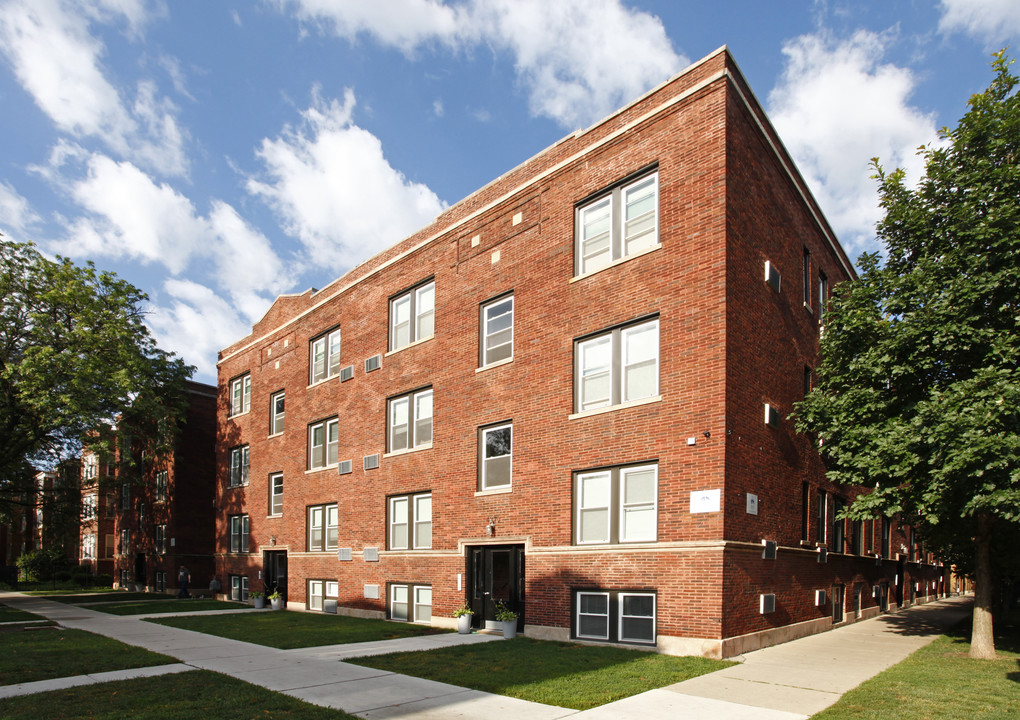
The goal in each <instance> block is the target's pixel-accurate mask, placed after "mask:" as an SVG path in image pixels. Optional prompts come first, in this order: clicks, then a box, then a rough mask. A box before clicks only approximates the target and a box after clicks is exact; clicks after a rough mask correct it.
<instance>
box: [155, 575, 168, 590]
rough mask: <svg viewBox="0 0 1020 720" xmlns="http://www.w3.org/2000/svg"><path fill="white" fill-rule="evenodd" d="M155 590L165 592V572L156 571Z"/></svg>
mask: <svg viewBox="0 0 1020 720" xmlns="http://www.w3.org/2000/svg"><path fill="white" fill-rule="evenodd" d="M156 592H166V573H165V572H163V571H161V570H157V571H156Z"/></svg>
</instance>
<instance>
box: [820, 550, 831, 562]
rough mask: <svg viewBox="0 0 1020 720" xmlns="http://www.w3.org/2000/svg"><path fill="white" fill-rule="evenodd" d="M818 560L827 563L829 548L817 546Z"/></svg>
mask: <svg viewBox="0 0 1020 720" xmlns="http://www.w3.org/2000/svg"><path fill="white" fill-rule="evenodd" d="M818 562H820V563H827V562H829V549H828V548H823V547H820V548H818Z"/></svg>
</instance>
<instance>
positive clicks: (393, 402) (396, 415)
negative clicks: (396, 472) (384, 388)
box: [386, 388, 435, 453]
mask: <svg viewBox="0 0 1020 720" xmlns="http://www.w3.org/2000/svg"><path fill="white" fill-rule="evenodd" d="M386 407H387V411H386V418H387V421H386V441H387V447H386V451H387V452H389V453H396V452H406V451H408V450H417V449H422V448H429V447H432V432H433V415H434V412H435V409H434V405H433V394H432V388H425V389H422V390H416V391H414V392H410V393H405V394H404V395H399V396H397V397H392V398H390V399H389V400H388V401H387V403H386ZM426 413H427V414H426ZM401 427H403V428H405V429H404V431H403V443H402V444H399V445H398V441H397V438H398V437H400V435H398V428H401Z"/></svg>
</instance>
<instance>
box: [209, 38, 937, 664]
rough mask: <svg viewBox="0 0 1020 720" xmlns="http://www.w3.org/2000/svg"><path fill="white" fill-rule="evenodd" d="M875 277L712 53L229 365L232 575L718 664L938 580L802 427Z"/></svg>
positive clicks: (223, 358) (224, 485)
mask: <svg viewBox="0 0 1020 720" xmlns="http://www.w3.org/2000/svg"><path fill="white" fill-rule="evenodd" d="M853 277H854V271H853V268H852V265H851V263H850V261H849V260H848V259H847V257H846V255H845V253H844V251H843V250H842V248H841V247H840V245H839V243H838V242H837V240H836V238H835V236H834V235H833V233H832V231H831V229H830V228H829V226H828V224H827V222H826V221H825V219H824V218H823V216H822V213H821V211H820V210H819V208H818V206H817V204H816V203H815V201H814V200H813V199H812V197H811V195H810V193H809V191H808V189H807V187H806V185H805V183H804V180H803V179H802V178H801V176H800V175H799V173H798V172H797V170H796V168H795V167H794V164H793V162H792V160H791V159H790V157H789V156H788V154H787V152H786V151H785V149H784V148H783V146H782V143H781V142H780V140H779V138H778V137H777V136H776V134H775V131H774V129H773V128H772V126H771V124H770V123H769V121H768V119H767V117H766V116H765V113H764V112H763V110H762V109H761V107H760V106H759V105H758V103H757V101H756V100H755V98H754V96H753V94H752V93H751V91H750V89H749V88H748V86H747V84H746V82H745V80H744V78H743V76H742V75H741V73H740V71H739V70H738V68H737V66H736V64H735V63H734V61H733V60H732V58H731V56H730V55H729V53H728V52H727V51H726V50H725V49H722V50H720V51H717V52H716V53H714V54H712V55H710V56H708V57H707V58H705V59H703V60H701V61H700V62H698V63H695V64H694V65H692V66H691V67H689V68H687V69H686V70H684V71H683V72H682V73H681V74H680V75H678V76H677V77H675V78H674V79H672V80H670V81H669V82H667V83H665V84H663V85H662V86H660V87H658V88H656V89H654V90H652V91H651V92H649V93H648V94H646V95H645V96H643V97H642V98H640V99H638V100H637V101H635V102H634V103H632V104H630V105H628V106H627V107H625V108H623V109H622V110H620V111H618V112H617V113H615V114H613V115H611V116H610V117H608V118H606V119H605V120H603V121H601V122H600V123H598V124H596V125H594V126H592V127H591V128H589V129H587V130H584V131H578V132H576V133H574V134H573V135H570V136H568V137H566V138H565V139H563V140H562V141H560V142H559V143H557V144H555V145H553V146H552V147H550V148H548V149H547V150H545V151H543V152H541V153H539V154H538V155H536V156H535V157H533V158H531V159H530V160H528V161H527V162H525V163H523V164H522V165H520V166H519V167H517V168H515V169H513V170H511V171H510V172H508V173H506V174H505V175H503V176H502V177H500V178H499V179H497V180H495V181H493V182H492V183H490V184H489V185H487V186H485V187H484V188H482V189H481V190H479V191H477V192H476V193H474V194H472V195H471V196H469V197H468V198H466V199H465V200H463V201H461V202H460V203H458V204H456V205H454V206H453V207H451V208H449V209H448V210H446V211H445V212H444V213H442V214H441V215H440V216H439V217H438V218H436V220H435V221H434V222H433V223H432V224H431V225H429V226H428V227H426V228H423V229H422V230H420V231H419V232H418V233H416V234H415V235H413V236H411V237H410V238H408V239H406V240H404V241H403V242H401V243H399V244H397V245H396V246H394V247H392V248H390V249H388V250H385V251H383V252H381V253H380V254H379V255H377V256H376V257H374V258H372V259H371V260H369V261H367V262H365V263H363V264H362V265H360V266H358V267H356V268H355V269H353V270H351V271H350V272H348V273H347V274H346V275H344V276H343V277H341V278H339V279H338V280H336V281H335V282H333V283H331V284H330V285H328V286H327V287H325V288H323V289H321V290H310V291H307V292H305V293H303V294H300V295H288V296H281V297H280V298H278V299H277V301H276V302H275V304H274V305H273V307H272V308H271V309H270V310H269V312H268V313H267V314H266V316H265V317H264V318H263V319H262V320H261V321H260V322H258V323H257V324H256V325H255V326H254V328H253V330H252V333H251V335H249V336H247V337H245V338H243V339H241V340H239V341H238V342H236V343H234V344H232V345H230V346H229V347H227V348H226V349H224V350H223V351H222V352H221V353H220V357H219V423H218V437H217V453H216V457H217V477H218V483H217V488H216V507H217V509H218V514H217V548H218V557H217V568H218V570H219V572H220V573H221V575H222V577H223V578H224V580H225V586H226V588H227V589H228V590H229V591H230V592H231V593H232V594H233V596H234V597H236V598H239V599H243V598H244V597H245V595H246V593H247V591H248V590H249V589H256V588H257V589H260V590H261V589H263V587H266V588H270V589H271V588H273V587H278V588H279V589H280V590H281V592H283V593H284V594H285V595H286V599H287V601H288V603H289V605H290V606H291V607H298V608H305V609H310V610H323V609H330V610H332V608H333V607H334V606H338V607H339V609H340V612H347V613H352V614H362V615H368V616H376V617H386V618H390V619H394V620H408V621H416V622H431V623H433V624H437V625H451V624H452V622H453V621H452V620H451V619H449V617H450V613H451V612H452V611H453V610H454V609H455V608H456V607H458V606H460V605H461V604H462V603H464V602H467V603H468V604H470V605H471V606H472V607H473V608H474V609H475V611H476V614H475V616H474V619H475V620H474V621H475V625H476V626H479V625H483V624H485V623H487V622H490V621H492V620H493V619H494V614H495V609H496V604H497V601H500V602H503V603H505V604H506V605H507V606H509V607H510V608H512V609H515V610H517V611H518V612H519V613H520V614H521V617H520V621H519V626H520V628H521V629H522V630H523V631H524V632H526V634H528V635H530V636H533V637H544V638H556V639H568V638H571V639H578V640H589V641H596V642H613V643H617V642H618V643H632V644H634V645H637V646H645V647H654V648H657V649H658V650H660V651H663V652H670V653H679V654H688V653H689V654H704V655H709V656H728V655H733V654H736V653H739V652H742V651H745V650H749V649H753V648H755V647H759V646H761V645H765V644H771V643H773V642H778V641H781V640H783V639H788V638H790V637H794V636H797V635H803V634H807V633H810V632H817V631H820V630H824V629H827V628H828V627H830V626H831V625H832V624H834V623H839V622H845V621H848V620H851V619H854V618H856V617H862V616H868V615H872V614H875V613H877V612H880V611H881V609H884V608H886V607H887V606H888V604H889V603H890V602H895V601H896V600H897V599H899V600H901V601H902V602H903V603H906V602H909V601H910V600H912V599H913V596H914V595H916V594H917V593H921V596H922V597H924V596H927V595H930V594H934V593H935V592H937V591H939V590H940V589H941V591H944V587H943V588H937V587H936V586H935V585H934V584H933V583H936V582H937V581H938V579H939V578H941V577H942V576H941V575H940V572H941V570H939V569H938V568H936V567H935V566H934V565H931V564H924V563H920V562H916V561H917V560H920V559H921V558H920V557H919V556H918V555H917V554H916V553H917V552H918V550H917V549H916V548H914V547H911V546H910V542H911V539H910V538H909V537H907V536H906V535H905V534H904V533H905V531H904V529H902V528H899V527H897V526H896V525H895V523H892V522H885V523H883V522H882V521H880V520H876V521H874V522H869V523H847V522H844V521H834V520H833V518H834V515H835V514H836V513H837V512H838V511H839V510H840V507H841V506H842V505H843V504H844V503H848V502H849V501H851V500H852V498H853V497H854V495H855V493H856V492H857V491H856V489H854V488H846V487H838V486H835V485H833V484H831V483H829V482H828V481H827V480H826V478H825V475H824V470H823V467H822V464H821V462H820V460H819V458H818V456H817V455H816V453H815V452H814V450H813V449H812V447H811V443H810V441H809V439H808V438H806V437H803V436H801V435H799V434H797V433H796V431H795V430H794V427H793V424H792V422H791V421H789V420H788V419H787V416H788V415H789V413H790V412H791V411H792V409H793V403H795V402H796V401H797V400H799V399H800V398H801V397H803V395H804V392H805V390H806V389H807V388H808V387H809V385H810V382H811V375H812V368H813V367H814V366H815V365H816V363H817V361H818V350H817V348H818V337H819V333H820V331H821V329H822V327H823V326H824V302H825V299H826V298H827V297H828V294H829V292H830V290H831V288H832V287H833V286H834V285H835V284H836V283H839V282H842V281H845V280H848V279H851V278H853ZM876 553H878V554H881V556H882V557H881V558H878V559H877V560H876V558H875V554H876ZM911 553H914V554H913V555H912V554H911ZM897 558H899V559H897ZM926 559H928V560H930V558H926ZM912 561H913V562H912ZM904 593H905V594H906V595H907V597H906V598H904V597H902V596H903V595H904ZM898 596H899V598H898Z"/></svg>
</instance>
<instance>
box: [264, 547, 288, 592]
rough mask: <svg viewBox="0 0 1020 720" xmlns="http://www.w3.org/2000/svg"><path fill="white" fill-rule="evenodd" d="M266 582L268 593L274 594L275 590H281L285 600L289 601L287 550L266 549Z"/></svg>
mask: <svg viewBox="0 0 1020 720" xmlns="http://www.w3.org/2000/svg"><path fill="white" fill-rule="evenodd" d="M263 574H264V576H265V578H264V581H263V582H264V583H265V586H266V595H272V594H273V591H274V590H279V591H280V595H282V596H283V600H284V602H286V601H287V551H286V550H266V563H265V570H264V571H263Z"/></svg>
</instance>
